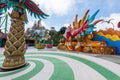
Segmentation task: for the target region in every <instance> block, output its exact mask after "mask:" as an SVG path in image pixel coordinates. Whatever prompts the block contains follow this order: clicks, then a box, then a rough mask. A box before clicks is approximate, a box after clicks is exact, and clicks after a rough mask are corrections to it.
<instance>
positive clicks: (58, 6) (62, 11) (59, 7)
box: [34, 0, 75, 15]
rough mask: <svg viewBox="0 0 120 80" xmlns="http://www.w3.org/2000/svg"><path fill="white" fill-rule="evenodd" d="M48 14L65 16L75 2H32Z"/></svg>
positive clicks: (36, 0) (44, 0) (51, 0)
mask: <svg viewBox="0 0 120 80" xmlns="http://www.w3.org/2000/svg"><path fill="white" fill-rule="evenodd" d="M34 1H35V2H36V3H37V4H39V5H40V6H39V7H40V8H42V9H44V10H45V11H46V12H47V13H48V14H50V15H52V14H56V15H66V14H67V13H68V12H69V10H70V9H71V8H72V7H73V6H74V4H75V0H39V1H38V0H34Z"/></svg>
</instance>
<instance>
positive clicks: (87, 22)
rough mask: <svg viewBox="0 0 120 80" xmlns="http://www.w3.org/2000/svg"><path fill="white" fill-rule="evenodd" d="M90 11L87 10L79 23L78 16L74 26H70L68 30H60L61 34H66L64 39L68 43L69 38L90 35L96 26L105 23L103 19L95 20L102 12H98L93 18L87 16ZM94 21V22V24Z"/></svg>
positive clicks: (63, 28)
mask: <svg viewBox="0 0 120 80" xmlns="http://www.w3.org/2000/svg"><path fill="white" fill-rule="evenodd" d="M89 11H90V10H87V11H86V12H85V14H84V16H83V18H82V19H81V20H79V22H78V15H76V17H75V20H74V22H73V26H72V25H70V26H68V28H65V27H62V28H61V29H60V32H61V33H62V34H64V37H65V38H66V41H68V40H69V38H74V37H75V36H76V35H77V34H80V35H84V34H90V33H91V32H92V31H93V29H94V28H95V27H94V26H95V25H96V24H97V23H98V22H101V21H103V19H100V20H95V21H94V19H95V16H96V15H97V13H98V12H99V11H100V10H97V11H96V12H95V13H94V14H93V15H92V16H91V17H90V16H87V15H88V13H89ZM93 21H94V22H93Z"/></svg>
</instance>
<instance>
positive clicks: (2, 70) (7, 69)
mask: <svg viewBox="0 0 120 80" xmlns="http://www.w3.org/2000/svg"><path fill="white" fill-rule="evenodd" d="M28 65H29V63H25V64H23V65H21V66H17V67H3V66H2V67H0V72H7V71H13V70H17V69H20V68H23V67H26V66H28Z"/></svg>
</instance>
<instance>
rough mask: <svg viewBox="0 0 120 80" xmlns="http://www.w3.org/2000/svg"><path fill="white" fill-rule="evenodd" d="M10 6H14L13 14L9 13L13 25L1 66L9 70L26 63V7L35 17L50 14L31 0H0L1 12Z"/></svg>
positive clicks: (43, 16) (42, 17)
mask: <svg viewBox="0 0 120 80" xmlns="http://www.w3.org/2000/svg"><path fill="white" fill-rule="evenodd" d="M10 8H13V10H12V12H11V14H10V13H9V16H10V17H11V26H10V31H9V33H8V35H7V41H6V44H5V51H4V56H5V59H4V62H3V64H2V67H1V68H2V69H7V70H9V69H15V68H18V67H21V66H23V65H25V64H26V61H25V57H24V54H25V52H26V49H25V46H26V45H25V44H26V43H25V38H24V36H25V35H24V24H25V22H27V15H26V9H27V10H28V13H30V14H31V16H32V15H33V14H34V17H35V18H38V19H44V18H46V17H47V16H48V15H46V14H45V13H44V12H42V11H41V10H40V9H39V8H38V6H37V5H36V4H35V3H34V2H33V1H31V0H0V12H3V11H5V12H6V11H7V10H9V9H10Z"/></svg>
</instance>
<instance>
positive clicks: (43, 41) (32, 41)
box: [25, 20, 52, 49]
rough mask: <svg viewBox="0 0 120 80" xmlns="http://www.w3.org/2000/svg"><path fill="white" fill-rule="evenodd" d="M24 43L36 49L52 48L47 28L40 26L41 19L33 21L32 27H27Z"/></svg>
mask: <svg viewBox="0 0 120 80" xmlns="http://www.w3.org/2000/svg"><path fill="white" fill-rule="evenodd" d="M25 38H26V44H27V45H28V46H35V48H37V49H44V48H45V47H46V48H52V44H51V42H50V40H51V36H50V35H49V30H48V29H46V28H45V26H42V24H41V20H38V21H35V23H34V25H33V26H32V28H31V29H30V28H28V29H27V31H26V34H25Z"/></svg>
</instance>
